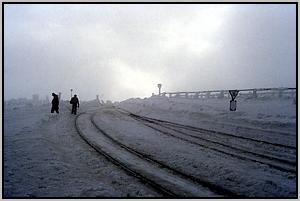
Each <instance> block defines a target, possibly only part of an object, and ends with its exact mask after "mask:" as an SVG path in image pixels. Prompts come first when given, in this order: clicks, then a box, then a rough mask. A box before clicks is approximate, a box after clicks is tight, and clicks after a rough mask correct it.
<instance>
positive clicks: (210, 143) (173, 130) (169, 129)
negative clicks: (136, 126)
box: [125, 110, 296, 173]
mask: <svg viewBox="0 0 300 201" xmlns="http://www.w3.org/2000/svg"><path fill="white" fill-rule="evenodd" d="M125 111H126V110H125ZM126 113H128V115H129V116H131V117H132V118H133V119H135V120H137V121H139V122H141V123H142V124H144V125H146V126H148V127H150V128H152V129H154V130H157V131H159V132H161V133H163V134H165V135H168V136H172V137H175V138H178V139H180V140H183V141H187V142H189V143H192V144H196V145H199V146H202V147H205V148H208V149H211V150H214V151H218V152H221V153H223V154H227V155H230V156H232V157H235V158H239V159H242V160H249V161H253V162H257V163H261V164H266V165H268V166H270V167H273V168H275V169H278V170H281V171H285V172H292V173H296V161H293V160H289V159H286V158H282V157H277V156H272V155H270V154H261V153H257V152H254V151H250V150H247V149H245V148H239V147H234V146H230V145H229V144H228V143H224V142H220V141H216V140H210V139H205V138H203V137H201V136H196V135H192V134H190V133H189V132H188V131H189V130H191V129H192V130H193V131H198V132H204V131H203V130H202V129H201V128H200V129H199V130H198V129H197V128H195V127H192V128H191V127H190V126H184V125H180V124H177V123H173V122H167V121H162V120H157V119H153V118H148V117H143V116H139V115H136V114H133V113H131V112H129V111H126ZM165 123H166V124H168V125H167V126H166V125H165ZM178 127H179V128H181V129H186V130H187V131H185V132H183V131H182V130H179V129H178ZM205 131H206V130H205ZM213 133H215V132H213ZM218 134H219V135H221V134H222V133H220V132H218ZM224 135H226V136H231V137H234V138H239V139H243V140H245V139H247V140H250V141H251V142H256V143H264V142H262V141H259V140H253V139H251V138H250V139H249V138H244V137H239V136H235V135H231V134H227V133H224ZM265 144H267V145H272V146H280V147H284V148H285V149H291V150H292V151H294V150H295V148H292V147H289V146H288V147H287V146H286V145H280V144H277V143H276V144H274V143H265Z"/></svg>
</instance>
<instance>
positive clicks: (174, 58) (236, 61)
mask: <svg viewBox="0 0 300 201" xmlns="http://www.w3.org/2000/svg"><path fill="white" fill-rule="evenodd" d="M4 53H5V57H4V59H5V60H4V61H5V63H4V90H5V94H4V97H5V99H10V98H19V97H28V98H30V97H31V96H32V94H34V93H38V94H40V96H41V98H45V96H46V95H49V96H51V93H52V92H62V94H63V99H68V98H69V96H70V88H73V89H74V92H75V93H77V94H78V95H79V98H81V99H83V100H90V99H94V98H95V96H96V94H99V95H100V96H101V98H103V99H105V100H108V99H110V100H113V101H116V100H118V101H119V100H124V99H127V98H131V97H148V96H151V94H152V93H153V92H155V93H157V91H158V89H157V84H158V83H162V85H163V86H162V91H167V92H168V91H193V90H214V89H236V88H237V89H242V88H252V87H281V86H282V87H285V86H286V87H296V5H295V4H294V5H292V4H249V5H245V4H237V5H234V4H224V5H223V4H214V5H212V4H211V5H206V4H190V5H188V4H166V5H163V4H148V5H145V4H120V5H112V4H98V5H88V4H86V5H76V4H73V5H72V4H69V5H53V4H52V5H50V4H48V5H38V4H31V5H30V4H20V5H18V4H6V5H5V6H4Z"/></svg>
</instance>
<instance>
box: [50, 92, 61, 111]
mask: <svg viewBox="0 0 300 201" xmlns="http://www.w3.org/2000/svg"><path fill="white" fill-rule="evenodd" d="M52 96H53V100H52V102H51V103H52V108H51V113H54V111H55V112H56V113H59V111H58V105H59V99H58V95H56V94H55V93H52Z"/></svg>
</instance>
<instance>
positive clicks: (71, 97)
mask: <svg viewBox="0 0 300 201" xmlns="http://www.w3.org/2000/svg"><path fill="white" fill-rule="evenodd" d="M72 91H73V89H71V98H72Z"/></svg>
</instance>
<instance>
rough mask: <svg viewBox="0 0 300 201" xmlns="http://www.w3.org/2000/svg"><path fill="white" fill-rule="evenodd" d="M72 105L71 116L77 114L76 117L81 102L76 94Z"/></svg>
mask: <svg viewBox="0 0 300 201" xmlns="http://www.w3.org/2000/svg"><path fill="white" fill-rule="evenodd" d="M70 104H72V112H71V114H75V115H76V112H77V106H78V107H79V100H78V98H77V95H76V94H75V95H74V96H73V97H72V98H71V100H70Z"/></svg>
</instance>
